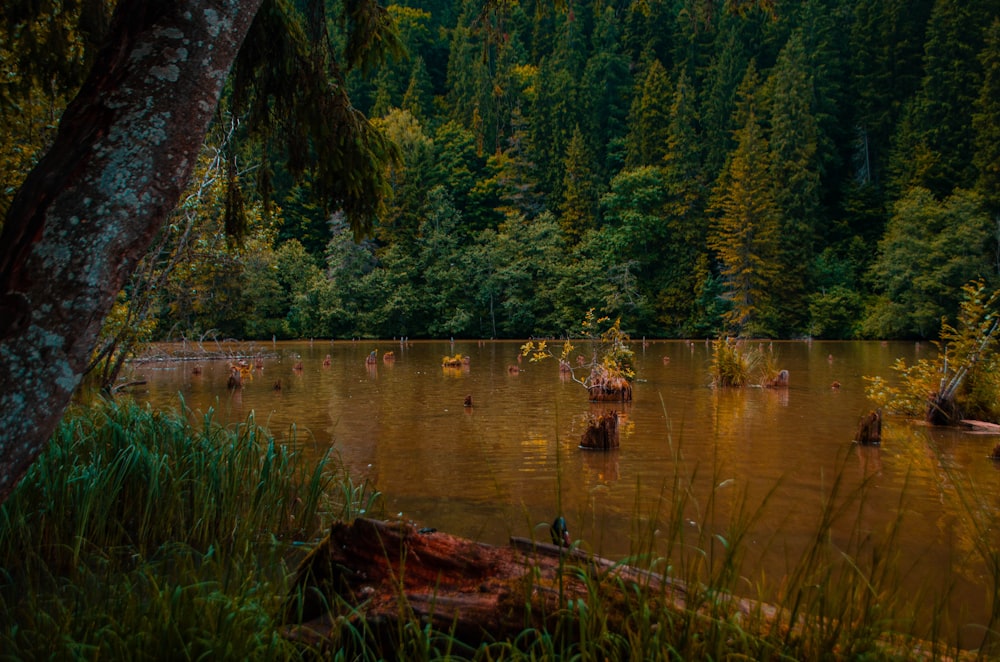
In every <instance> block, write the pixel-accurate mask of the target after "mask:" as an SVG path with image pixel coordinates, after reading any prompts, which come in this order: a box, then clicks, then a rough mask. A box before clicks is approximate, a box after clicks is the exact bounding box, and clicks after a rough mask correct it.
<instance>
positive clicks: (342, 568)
mask: <svg viewBox="0 0 1000 662" xmlns="http://www.w3.org/2000/svg"><path fill="white" fill-rule="evenodd" d="M421 531H423V529H422V530H421ZM587 578H589V580H588V579H587ZM588 584H590V586H588ZM595 585H596V586H599V587H600V589H599V590H600V591H601V592H602V593H604V594H606V595H608V596H613V597H615V599H614V600H609V601H608V604H609V605H611V604H613V605H615V611H613V612H612V613H610V614H609V626H614V625H619V624H620V623H621V622H622V621H623V620H624V618H625V617H626V616H627V614H628V609H629V607H630V605H629V602H628V601H629V599H631V598H632V597H633V596H634V595H635V592H636V589H635V588H634V587H636V586H640V587H642V588H648V589H650V590H651V591H654V592H655V596H656V597H655V598H652V599H651V600H652V601H653V602H657V603H658V601H660V600H666V601H669V602H668V604H669V605H671V606H675V607H677V608H683V606H684V599H685V591H684V589H683V587H681V586H679V585H675V584H674V583H673V582H672V581H671V580H670V579H667V578H664V577H662V576H661V575H658V574H656V573H652V572H648V571H644V570H639V569H636V568H631V567H629V566H623V565H621V564H616V563H613V562H611V561H609V560H607V559H602V558H600V557H594V556H591V555H588V554H586V553H584V552H582V551H580V550H576V549H566V548H564V547H560V546H556V545H550V544H546V543H536V542H533V541H531V540H527V539H524V538H511V540H510V547H495V546H491V545H486V544H483V543H477V542H474V541H472V540H467V539H464V538H458V537H456V536H451V535H448V534H446V533H438V532H429V533H421V532H420V531H418V530H417V529H416V528H415V527H413V526H412V525H408V524H404V523H401V522H379V521H375V520H367V519H358V520H356V521H355V522H354V523H353V524H346V523H336V524H334V525H333V526H332V527H331V530H330V533H329V535H328V536H327V537H326V539H324V540H323V541H322V542H321V543H320V544H319V546H317V548H316V549H315V550H313V551H312V552H311V553H310V554H309V556H307V557H306V558H305V559H304V560H303V562H302V563H301V564H300V565H299V569H298V573H297V577H296V579H295V583H294V585H293V589H292V592H291V594H290V596H289V599H288V600H287V602H286V605H285V610H284V615H283V621H284V623H285V624H286V626H287V627H286V635H287V636H289V637H290V638H292V639H294V640H297V641H301V642H302V643H303V644H306V645H308V646H310V647H312V649H313V650H323V649H325V648H330V649H336V647H339V646H342V645H344V643H345V638H342V636H341V632H340V630H341V628H343V627H344V626H345V625H351V626H354V629H355V631H358V632H365V633H366V634H367V635H368V636H369V637H370V638H371V639H372V640H373V642H372V643H375V644H376V645H380V646H385V647H391V646H392V645H393V641H394V637H398V634H399V632H401V630H402V625H403V624H404V623H406V622H418V623H421V624H430V625H431V626H433V627H434V628H436V629H439V630H441V631H444V632H449V633H451V635H452V636H453V637H455V638H456V639H457V640H458V641H461V642H463V643H465V644H467V645H469V646H471V647H473V648H475V647H477V646H479V645H480V644H481V643H484V642H488V641H502V640H505V639H511V638H514V637H516V636H517V635H519V634H520V633H521V632H523V631H524V630H525V629H526V628H538V629H548V630H549V631H554V630H555V628H556V625H557V624H558V622H559V619H560V618H564V617H565V615H566V613H567V611H566V610H567V606H568V605H571V604H572V603H573V601H574V600H577V601H578V600H580V599H581V598H584V599H586V598H588V590H589V589H593V588H594V586H595ZM630 587H632V588H630Z"/></svg>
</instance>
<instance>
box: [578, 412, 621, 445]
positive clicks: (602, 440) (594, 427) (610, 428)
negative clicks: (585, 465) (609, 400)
mask: <svg viewBox="0 0 1000 662" xmlns="http://www.w3.org/2000/svg"><path fill="white" fill-rule="evenodd" d="M619 441H620V436H619V433H618V412H617V411H614V410H611V411H609V412H605V413H603V414H601V415H600V416H597V417H596V418H595V417H593V416H592V417H591V418H590V420H589V421H588V422H587V429H586V430H585V431H584V432H583V435H582V436H581V437H580V448H585V449H587V450H599V451H608V450H611V449H612V448H618V445H619Z"/></svg>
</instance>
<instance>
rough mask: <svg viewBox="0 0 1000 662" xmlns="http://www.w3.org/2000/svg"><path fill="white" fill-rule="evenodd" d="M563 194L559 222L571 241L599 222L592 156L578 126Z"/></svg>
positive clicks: (568, 155)
mask: <svg viewBox="0 0 1000 662" xmlns="http://www.w3.org/2000/svg"><path fill="white" fill-rule="evenodd" d="M563 164H564V165H563V173H564V174H563V187H562V190H563V195H562V202H561V203H560V205H559V212H560V216H559V225H560V227H562V231H563V234H564V235H565V236H566V240H567V242H568V243H570V244H575V243H577V242H578V241H579V240H580V238H581V237H582V236H583V234H584V233H585V232H586V231H587V230H589V229H591V228H593V227H594V226H595V225H596V217H597V200H598V183H597V178H596V177H595V176H594V170H593V164H592V158H591V156H590V152H589V150H588V149H587V144H586V143H585V142H584V140H583V133H582V132H581V131H580V126H579V125H577V126H576V128H575V129H574V130H573V137H572V138H570V141H569V146H568V147H567V148H566V158H565V160H564V162H563Z"/></svg>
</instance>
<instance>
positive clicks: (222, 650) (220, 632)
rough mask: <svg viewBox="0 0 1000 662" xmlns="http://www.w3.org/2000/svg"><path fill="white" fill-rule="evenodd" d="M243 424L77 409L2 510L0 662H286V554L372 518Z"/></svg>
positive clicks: (350, 489) (344, 487)
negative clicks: (329, 529) (340, 525)
mask: <svg viewBox="0 0 1000 662" xmlns="http://www.w3.org/2000/svg"><path fill="white" fill-rule="evenodd" d="M372 499H373V496H372V495H371V494H370V493H369V492H368V491H367V490H366V488H365V487H364V486H360V488H359V487H355V486H354V485H353V484H352V483H351V482H350V481H349V480H346V479H344V477H343V476H340V477H338V476H337V466H336V464H335V463H334V462H333V461H332V459H331V458H330V457H329V456H327V457H324V458H322V459H321V460H320V461H319V462H318V463H316V464H315V465H314V466H308V465H307V464H306V463H305V462H304V461H303V459H302V457H301V456H300V455H299V454H297V453H295V452H293V451H292V450H290V449H289V448H288V447H286V446H281V445H278V444H276V443H275V442H274V440H273V438H271V437H270V435H268V434H267V433H266V432H265V431H264V430H263V429H261V428H260V427H258V426H257V425H256V423H255V421H254V419H253V416H251V417H249V418H248V419H247V421H246V422H245V423H244V424H241V425H238V426H236V428H235V429H232V428H225V427H223V426H221V425H219V424H218V423H216V422H215V421H214V418H213V413H212V412H211V411H209V412H208V413H206V414H205V415H204V416H202V417H201V418H200V419H196V418H195V415H194V414H193V413H192V412H190V411H188V410H186V409H184V407H183V403H182V408H181V411H180V412H176V413H159V412H154V411H152V410H150V409H148V408H144V407H141V406H139V405H136V404H134V403H132V402H124V403H115V402H107V403H103V404H100V405H98V406H95V407H92V408H87V409H83V410H79V411H76V412H73V413H71V414H70V415H69V416H67V417H66V420H65V421H64V422H63V424H62V425H61V426H60V427H59V429H58V430H57V432H56V434H55V435H54V437H53V439H52V441H51V443H50V444H49V447H48V449H47V450H46V452H45V453H44V454H43V455H42V457H40V458H39V460H38V461H37V462H36V463H35V464H34V466H32V468H31V470H30V471H29V473H28V475H27V476H26V477H25V478H24V480H23V481H22V482H21V484H20V485H19V486H18V489H17V490H16V492H15V493H14V494H13V495H12V496H11V497H10V498H9V499H8V500H7V501H6V503H4V504H3V506H2V507H0V658H6V657H9V658H10V659H22V658H23V659H37V658H42V657H51V658H56V659H74V658H82V659H88V658H93V659H97V658H105V659H164V658H165V657H166V658H173V659H191V658H199V657H203V656H206V655H207V656H211V657H213V658H218V659H283V658H288V657H296V656H298V655H299V653H300V651H299V650H298V649H297V648H296V647H293V646H292V645H290V644H289V643H288V642H287V641H286V640H285V639H284V638H283V637H282V636H281V635H280V631H279V626H278V623H277V621H276V620H275V617H276V615H277V614H278V613H279V606H280V604H281V601H282V599H283V593H284V591H285V588H286V587H285V582H286V578H287V576H288V575H289V572H290V571H289V568H288V567H287V564H288V563H294V562H295V557H296V553H295V545H296V543H298V542H301V541H311V540H314V539H315V538H316V537H317V536H318V535H319V534H320V533H321V530H322V527H323V526H324V524H325V523H326V522H328V521H330V520H331V519H335V518H338V517H352V516H354V514H355V513H356V512H357V509H358V508H360V507H371V502H372Z"/></svg>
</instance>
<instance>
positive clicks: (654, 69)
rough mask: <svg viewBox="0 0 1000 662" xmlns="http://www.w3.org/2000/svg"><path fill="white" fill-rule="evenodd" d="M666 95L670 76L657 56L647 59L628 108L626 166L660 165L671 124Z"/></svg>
mask: <svg viewBox="0 0 1000 662" xmlns="http://www.w3.org/2000/svg"><path fill="white" fill-rule="evenodd" d="M669 99H670V77H669V76H668V75H667V72H666V70H665V69H664V68H663V65H662V64H661V63H660V61H659V60H657V59H655V58H653V59H649V60H647V62H646V75H645V77H644V78H643V83H642V87H641V88H640V89H639V90H638V93H637V94H636V96H635V98H634V99H633V100H632V108H631V111H630V112H629V133H628V137H627V139H626V140H627V142H626V145H627V148H628V152H627V155H626V161H625V163H626V165H627V166H628V167H630V168H636V167H639V166H644V165H659V164H660V162H661V161H662V160H663V155H664V154H665V153H666V151H667V132H668V127H669V124H670V115H669V112H668V111H669V101H668V100H669Z"/></svg>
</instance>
